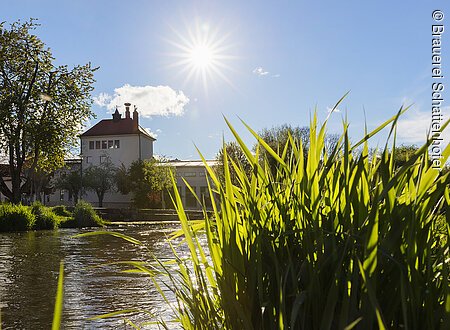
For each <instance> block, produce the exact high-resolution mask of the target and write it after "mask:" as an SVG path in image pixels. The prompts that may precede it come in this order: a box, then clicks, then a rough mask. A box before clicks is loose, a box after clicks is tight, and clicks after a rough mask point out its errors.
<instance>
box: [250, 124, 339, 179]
mask: <svg viewBox="0 0 450 330" xmlns="http://www.w3.org/2000/svg"><path fill="white" fill-rule="evenodd" d="M258 135H259V136H260V137H261V138H262V139H263V140H264V141H265V142H266V143H267V144H268V145H269V146H270V147H271V148H272V149H273V150H274V151H275V152H276V153H277V154H278V155H280V156H281V155H282V154H283V151H284V148H285V146H286V144H287V142H288V140H289V135H290V136H292V138H293V139H294V143H296V144H297V145H299V144H300V142H301V144H302V147H303V150H304V155H305V160H306V157H307V155H308V149H309V138H310V131H309V127H307V126H305V127H298V126H295V127H294V126H291V125H288V124H283V125H281V126H275V127H272V128H270V129H269V128H264V129H263V130H261V131H260V132H259V133H258ZM338 141H339V135H338V134H326V135H325V147H326V149H325V150H326V151H327V152H328V153H330V152H331V151H332V150H333V149H334V148H335V146H336V144H337V142H338ZM255 149H256V146H255ZM259 151H260V154H261V158H262V160H264V159H266V160H267V162H268V164H269V167H270V169H271V170H272V173H274V171H276V167H277V164H278V162H277V161H276V160H275V159H274V158H273V157H272V156H271V155H270V154H269V153H268V152H267V150H266V149H264V148H262V147H260V148H259ZM291 151H292V147H291V146H290V145H288V150H287V155H288V156H289V155H290V153H291Z"/></svg>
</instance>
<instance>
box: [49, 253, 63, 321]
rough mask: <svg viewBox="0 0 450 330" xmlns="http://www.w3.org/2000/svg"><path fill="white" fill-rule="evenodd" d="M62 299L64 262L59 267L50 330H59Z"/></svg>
mask: <svg viewBox="0 0 450 330" xmlns="http://www.w3.org/2000/svg"><path fill="white" fill-rule="evenodd" d="M63 297H64V262H62V261H61V263H60V265H59V276H58V288H57V291H56V300H55V309H54V312H53V322H52V330H59V329H60V327H61V317H62V310H63Z"/></svg>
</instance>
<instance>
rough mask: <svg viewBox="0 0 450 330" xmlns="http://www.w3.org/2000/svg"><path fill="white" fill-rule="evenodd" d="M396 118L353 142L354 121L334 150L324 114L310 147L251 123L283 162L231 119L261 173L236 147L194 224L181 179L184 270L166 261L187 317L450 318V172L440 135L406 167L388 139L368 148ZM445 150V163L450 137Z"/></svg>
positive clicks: (335, 323)
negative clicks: (249, 142)
mask: <svg viewBox="0 0 450 330" xmlns="http://www.w3.org/2000/svg"><path fill="white" fill-rule="evenodd" d="M400 114H401V113H399V115H400ZM397 119H398V117H397V116H395V117H393V118H391V119H390V120H388V121H387V122H386V123H384V124H383V125H382V126H380V127H378V128H377V129H375V130H374V131H373V132H371V133H370V134H368V135H366V136H365V137H364V139H362V140H361V141H359V142H358V143H356V144H354V145H351V143H350V139H349V136H348V132H347V124H344V133H343V134H342V136H341V138H340V140H339V142H338V143H337V144H336V146H335V148H333V150H331V151H327V150H326V148H325V143H324V137H325V125H323V126H322V127H317V124H316V122H317V121H316V120H317V119H316V116H314V118H313V121H312V123H311V125H310V137H309V148H308V150H307V151H306V152H305V151H304V148H303V145H302V144H301V143H299V142H298V141H295V140H294V139H292V138H290V139H289V140H288V142H287V145H286V147H285V148H284V150H285V152H283V149H281V151H280V152H279V153H278V152H277V151H275V150H272V149H271V148H270V147H269V146H268V145H267V144H266V143H265V142H264V141H263V140H262V139H261V138H260V137H259V136H257V135H256V134H255V133H254V132H253V131H251V130H250V131H251V132H252V134H254V135H255V137H256V139H257V140H258V143H259V148H264V149H265V151H266V152H267V153H268V154H270V156H271V157H272V158H273V159H274V160H275V161H276V168H275V171H271V167H270V166H269V164H268V162H267V160H265V161H263V162H260V159H259V158H260V157H259V154H258V149H257V150H256V155H254V154H252V153H251V151H250V148H248V147H246V146H245V145H244V144H243V142H242V140H241V138H240V137H239V136H238V135H237V133H236V132H235V130H234V129H233V128H232V127H231V126H230V125H229V126H230V129H231V131H232V132H233V134H234V136H235V137H236V140H237V141H238V143H239V145H240V148H241V149H242V151H243V152H244V154H245V155H246V157H247V159H248V161H249V163H250V164H251V166H252V168H253V171H252V174H251V176H250V177H248V176H247V175H245V173H244V172H243V170H242V169H240V168H239V166H235V164H233V163H231V162H229V161H228V159H227V155H226V152H225V154H224V181H223V183H222V182H221V180H219V178H218V177H217V175H216V174H215V173H214V171H213V170H212V169H211V168H208V167H207V169H208V172H209V175H210V177H211V182H212V183H213V184H214V185H215V187H214V191H212V189H211V191H210V196H211V199H212V204H213V209H214V216H213V217H209V216H208V214H207V212H206V209H205V212H204V214H205V218H206V219H205V221H204V222H203V225H199V224H195V226H193V225H192V226H191V224H190V223H189V222H188V221H187V216H186V213H185V212H184V209H183V205H182V202H181V198H180V196H179V194H178V191H177V189H175V191H174V194H175V201H176V206H177V211H178V215H179V218H180V222H181V225H182V231H183V233H184V236H185V240H184V242H185V244H186V246H187V248H188V249H189V252H190V254H189V258H187V259H186V258H184V256H183V258H181V257H179V256H177V255H175V261H176V262H177V264H178V267H179V268H178V271H177V275H174V273H173V269H172V267H170V269H169V267H168V268H164V261H160V265H161V267H163V271H165V272H166V274H167V276H168V277H169V279H171V281H172V282H171V283H172V287H171V291H172V292H173V293H174V294H175V296H176V297H177V300H178V304H171V306H174V307H173V308H174V312H175V314H176V319H177V320H178V321H179V322H181V323H182V327H183V328H184V329H194V328H195V329H262V328H265V329H282V328H284V329H319V328H320V329H343V328H346V329H350V328H355V327H356V328H357V329H369V330H370V329H378V328H379V329H400V328H407V329H450V307H449V306H450V285H449V279H450V254H449V250H450V246H449V245H450V240H449V239H448V237H449V234H450V228H449V222H448V215H447V221H446V222H445V223H444V221H443V220H442V219H443V217H442V216H439V214H438V212H437V210H439V209H440V207H442V206H443V205H448V204H449V203H450V188H449V187H450V185H449V179H450V175H449V173H446V174H443V175H442V174H441V175H440V174H439V169H435V168H432V167H431V166H430V164H429V162H428V154H427V153H428V146H429V145H430V144H431V142H432V141H431V140H429V141H428V142H427V144H426V145H424V146H422V147H421V148H419V149H418V150H417V151H416V152H415V153H414V154H413V155H411V156H410V157H409V159H408V160H407V161H406V162H405V163H404V164H403V165H401V166H399V167H395V166H394V159H393V153H391V152H390V151H389V148H388V144H386V147H385V149H384V151H383V153H382V155H381V157H380V158H377V157H374V158H372V159H371V158H370V157H369V152H368V149H369V148H368V144H367V140H368V139H370V138H371V136H373V135H374V134H376V133H377V132H378V131H379V130H381V129H382V128H383V127H384V126H386V125H388V124H389V123H391V122H393V123H394V124H393V127H392V129H391V134H392V133H393V132H394V131H395V123H396V122H397ZM442 127H445V125H443V126H442ZM394 136H395V134H394ZM393 144H394V147H395V140H394V143H393ZM360 146H362V147H363V148H362V151H361V152H359V153H356V152H355V150H357V148H359V147H360ZM287 150H291V151H290V152H287ZM442 154H443V159H441V161H442V163H445V162H446V161H447V159H448V157H449V155H450V146H447V147H446V149H445V150H444V151H443V153H442ZM230 168H233V169H234V170H235V173H236V175H237V181H236V182H235V183H233V182H232V181H231V176H230V172H231V171H230ZM173 184H174V185H175V184H176V183H175V181H174V179H173ZM215 192H217V193H218V195H216V194H215ZM217 196H218V197H217ZM436 227H438V228H443V229H444V230H442V231H441V235H440V236H439V237H436V235H435V231H436ZM197 230H202V231H201V232H202V233H204V232H206V239H204V237H200V235H203V234H198V233H197ZM201 242H205V243H201ZM205 245H206V247H205ZM205 249H207V251H205ZM207 255H209V256H210V258H207V257H206V256H207ZM155 284H156V285H158V284H157V281H155ZM169 287H170V286H169ZM159 292H160V293H161V294H163V295H164V292H163V291H162V290H159ZM165 298H166V297H165Z"/></svg>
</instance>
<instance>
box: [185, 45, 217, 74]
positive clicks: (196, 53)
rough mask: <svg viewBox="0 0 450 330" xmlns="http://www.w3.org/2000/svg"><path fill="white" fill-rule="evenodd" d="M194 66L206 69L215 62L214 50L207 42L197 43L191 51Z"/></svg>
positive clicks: (190, 57) (190, 55) (190, 56)
mask: <svg viewBox="0 0 450 330" xmlns="http://www.w3.org/2000/svg"><path fill="white" fill-rule="evenodd" d="M189 59H190V61H191V64H192V66H193V67H194V68H195V69H198V70H206V69H208V68H209V67H211V66H212V65H213V64H214V52H213V50H212V49H211V48H210V47H209V46H208V45H206V44H204V45H196V46H195V47H194V48H193V49H191V51H190V53H189Z"/></svg>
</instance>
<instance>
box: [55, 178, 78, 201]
mask: <svg viewBox="0 0 450 330" xmlns="http://www.w3.org/2000/svg"><path fill="white" fill-rule="evenodd" d="M55 188H58V189H64V190H67V191H68V193H69V196H72V197H73V199H74V204H77V203H78V198H79V196H80V193H81V188H82V183H81V173H80V171H79V170H77V169H75V170H71V171H69V172H67V173H61V175H60V176H59V177H58V178H56V180H55Z"/></svg>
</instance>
